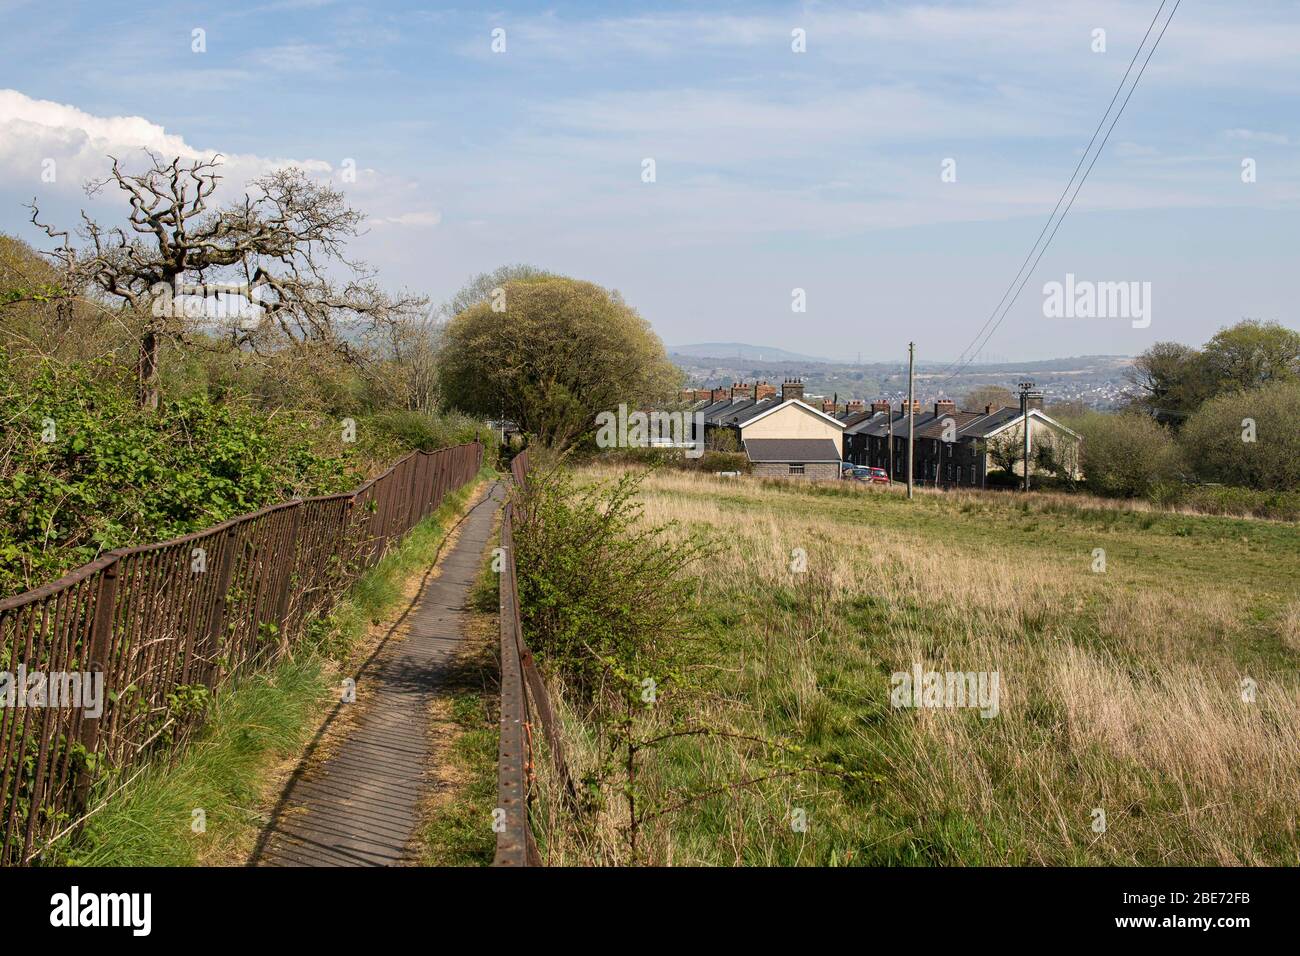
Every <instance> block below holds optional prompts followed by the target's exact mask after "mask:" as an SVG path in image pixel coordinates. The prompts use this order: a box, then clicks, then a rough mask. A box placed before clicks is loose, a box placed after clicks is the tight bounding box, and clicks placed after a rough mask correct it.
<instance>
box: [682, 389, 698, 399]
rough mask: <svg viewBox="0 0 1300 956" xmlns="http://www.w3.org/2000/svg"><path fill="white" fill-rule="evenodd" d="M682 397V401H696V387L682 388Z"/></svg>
mask: <svg viewBox="0 0 1300 956" xmlns="http://www.w3.org/2000/svg"><path fill="white" fill-rule="evenodd" d="M681 398H682V401H683V402H693V401H695V398H696V393H695V389H693V388H684V389H682V393H681Z"/></svg>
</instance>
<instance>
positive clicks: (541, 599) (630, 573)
mask: <svg viewBox="0 0 1300 956" xmlns="http://www.w3.org/2000/svg"><path fill="white" fill-rule="evenodd" d="M645 474H646V473H642V474H640V475H624V476H622V477H621V478H619V479H618V480H616V481H613V482H604V483H600V484H596V485H590V486H579V485H578V484H577V483H576V482H575V480H574V478H573V477H572V476H571V475H570V474H569V473H567V472H565V471H561V470H559V469H555V470H549V471H548V470H537V471H534V472H532V473H531V474H530V475H529V480H528V492H527V495H526V496H524V497H522V498H521V499H519V501H518V506H517V510H516V516H517V517H516V523H515V526H514V527H515V559H516V566H517V568H518V574H519V599H520V607H521V614H522V619H523V626H524V634H525V636H526V638H527V640H528V643H529V645H530V646H531V647H532V648H533V650H535V651H536V652H537V653H538V654H539V655H541V656H542V657H543V659H544V660H545V661H546V662H547V664H548V665H549V666H550V667H551V668H553V669H554V670H555V671H556V672H557V673H558V674H559V675H560V676H561V677H562V678H563V679H564V680H565V682H566V684H567V685H568V687H569V689H570V690H571V691H572V692H573V694H574V696H575V698H576V699H577V700H579V701H581V702H582V703H584V704H586V705H590V706H597V707H599V706H601V704H602V703H607V704H611V705H612V704H614V703H615V702H616V701H621V700H622V699H623V694H624V692H625V690H626V686H627V682H628V681H633V682H634V683H635V682H639V681H640V680H641V679H642V678H644V677H647V676H654V677H656V678H658V679H661V680H662V678H663V675H664V673H665V670H666V669H668V668H669V665H668V664H667V662H668V661H670V660H671V657H672V653H673V643H674V640H675V639H676V638H678V637H680V636H681V635H682V634H684V633H685V632H686V630H687V627H688V626H689V620H688V617H687V615H686V614H685V609H686V608H687V607H689V596H690V592H691V587H692V585H691V584H690V582H689V581H688V580H686V578H685V577H684V575H683V574H682V573H681V572H682V570H683V569H684V568H685V567H686V566H687V565H689V564H690V563H692V562H694V561H696V560H699V559H701V558H703V557H704V556H706V555H707V554H708V552H709V550H710V545H709V544H708V543H707V542H706V541H705V540H704V539H703V538H702V537H701V536H699V535H698V534H690V535H682V534H678V533H677V529H676V528H675V526H674V525H672V524H668V525H661V526H655V527H645V526H644V525H643V524H642V523H641V512H642V508H641V505H640V504H638V503H637V502H636V501H635V499H634V495H635V494H636V492H637V489H638V488H639V486H640V483H641V482H642V481H643V480H644V478H645ZM602 692H606V693H608V694H611V695H613V696H612V699H609V700H602V697H601V694H602Z"/></svg>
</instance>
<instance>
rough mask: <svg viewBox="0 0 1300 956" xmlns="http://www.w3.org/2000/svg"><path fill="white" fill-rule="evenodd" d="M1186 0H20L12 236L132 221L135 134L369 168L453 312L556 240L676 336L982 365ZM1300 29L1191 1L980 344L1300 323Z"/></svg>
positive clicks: (376, 196) (4, 93)
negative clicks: (521, 0)
mask: <svg viewBox="0 0 1300 956" xmlns="http://www.w3.org/2000/svg"><path fill="white" fill-rule="evenodd" d="M1158 6H1159V0H1123V2H1119V0H1105V2H1099V0H1070V2H1068V3H1064V2H1052V0H966V2H916V3H895V2H859V3H843V4H840V3H834V4H832V3H807V4H790V3H764V2H746V3H708V2H705V3H691V4H685V3H654V2H648V3H636V4H626V5H623V4H618V3H613V2H610V3H553V4H545V5H542V4H536V5H534V4H512V3H505V2H499V3H497V4H495V5H494V6H490V7H489V6H479V5H464V6H455V7H440V6H436V5H433V4H428V3H407V2H402V0H397V2H389V3H362V2H358V0H342V2H331V0H278V2H277V0H266V2H242V0H224V2H223V3H221V4H213V3H192V4H189V3H168V4H143V3H134V4H131V3H116V2H112V0H96V2H92V3H61V2H58V0H31V2H28V0H0V231H4V232H8V233H10V234H15V235H19V236H21V237H23V238H25V239H28V240H29V241H34V242H37V243H40V242H41V241H42V239H43V237H42V236H41V235H40V234H38V233H36V232H35V231H34V230H33V228H32V227H31V225H30V223H28V221H27V219H28V216H29V212H28V211H27V210H26V209H24V208H23V204H24V203H28V202H31V201H32V200H33V198H36V199H38V200H39V202H40V204H41V207H42V209H43V210H45V211H46V216H47V217H48V218H51V219H54V220H55V221H57V222H59V223H61V224H64V223H67V224H71V223H73V222H74V221H75V219H76V217H77V215H78V211H79V210H80V209H83V208H84V209H87V210H88V211H90V212H92V213H93V214H94V215H95V216H96V217H98V218H99V219H101V221H104V222H112V221H114V220H115V218H119V219H120V217H121V215H122V210H123V209H124V206H123V204H122V203H121V201H120V200H119V199H118V198H117V197H111V196H110V197H103V196H101V197H99V198H96V199H89V198H87V196H86V195H85V193H84V190H83V185H84V183H85V181H86V180H87V179H91V178H95V177H99V176H102V175H104V173H105V171H106V170H107V166H108V160H107V158H106V157H107V156H108V155H110V154H112V155H117V156H119V157H122V158H123V159H124V160H128V161H129V160H130V159H131V157H136V158H137V159H138V157H139V156H140V155H141V150H142V148H144V147H150V148H153V149H155V150H157V151H160V152H162V153H165V154H167V155H169V156H172V155H180V156H183V157H186V158H194V157H198V156H200V155H208V154H211V153H213V152H219V153H221V154H222V155H223V157H225V170H224V172H225V175H226V177H227V178H226V181H225V183H224V186H223V198H226V199H229V198H230V197H231V196H233V195H237V194H238V193H239V192H240V191H241V190H242V184H243V183H244V182H247V181H248V180H249V179H251V178H253V177H255V176H257V175H260V174H262V173H264V172H266V171H267V170H269V169H272V168H275V167H277V166H282V165H290V164H291V165H299V166H302V167H303V168H304V169H306V170H307V171H308V173H309V174H311V175H312V176H314V177H317V178H319V179H321V180H326V179H328V180H331V181H332V182H334V184H335V185H337V186H339V187H340V188H342V189H343V190H344V192H345V193H346V194H347V197H348V200H349V202H350V203H352V204H353V205H354V206H355V207H357V208H358V209H360V210H362V211H363V212H365V213H366V215H367V217H368V220H367V226H366V233H365V235H364V236H362V237H361V238H359V239H358V240H356V242H355V252H356V254H357V255H359V256H360V257H361V258H363V259H364V260H366V261H367V262H368V263H369V264H370V265H371V266H373V267H374V268H375V269H376V270H377V271H378V274H379V278H380V280H381V282H382V283H383V284H385V285H387V286H389V287H391V288H393V289H394V290H400V289H405V290H409V291H412V292H417V293H421V294H425V295H428V296H430V297H431V298H432V299H433V300H434V301H435V302H440V301H445V300H446V299H447V298H449V297H450V296H451V295H452V294H453V293H454V292H455V290H456V289H457V288H459V287H460V286H461V285H462V284H464V282H465V281H466V280H467V279H468V278H469V277H470V276H472V275H473V274H476V273H479V272H484V271H488V270H491V269H493V268H495V267H497V266H499V265H502V264H505V263H514V262H525V263H530V264H532V265H536V266H540V267H542V268H546V269H549V270H553V271H557V272H561V273H565V274H568V275H573V276H576V277H579V278H583V279H588V280H591V281H594V282H597V283H600V284H601V285H604V286H607V287H611V288H617V289H618V290H620V291H621V292H622V294H623V296H624V297H625V298H626V300H627V301H628V302H629V303H630V304H632V305H633V306H635V307H636V308H637V309H638V310H639V311H640V313H641V314H642V315H643V316H644V317H645V318H646V319H648V320H649V321H650V323H651V324H652V325H653V326H654V328H655V330H656V331H657V332H658V333H659V334H660V336H661V337H662V338H663V339H664V341H665V342H666V343H667V344H669V345H670V346H671V345H677V344H687V343H693V342H706V341H714V342H746V343H752V344H756V345H766V346H776V347H780V348H785V349H788V350H791V351H794V352H800V353H804V354H812V355H818V356H826V357H831V358H838V359H854V358H856V357H857V356H858V355H859V354H860V355H861V357H862V359H863V360H864V361H869V360H874V361H896V360H899V359H900V358H904V357H905V356H906V352H907V343H908V342H909V341H915V342H916V345H917V351H918V356H919V357H920V358H921V359H922V360H928V361H936V360H939V361H950V360H952V359H954V358H956V357H957V356H959V355H962V354H966V355H969V349H970V345H971V343H972V341H973V340H974V339H975V337H976V335H977V333H978V331H979V329H980V328H981V327H982V326H984V324H985V323H986V321H987V320H988V319H989V317H990V315H991V314H992V313H993V312H994V310H995V307H996V305H997V303H998V301H999V299H1000V297H1001V296H1002V295H1003V292H1004V290H1006V289H1007V287H1008V284H1009V283H1011V281H1012V279H1013V277H1014V276H1015V275H1016V272H1017V269H1018V267H1019V266H1020V265H1021V263H1022V261H1023V260H1024V258H1025V256H1026V254H1027V253H1028V252H1029V250H1030V248H1031V245H1032V244H1033V243H1034V241H1035V238H1036V237H1037V236H1038V234H1039V232H1040V230H1041V229H1042V228H1043V225H1044V223H1045V222H1047V221H1048V216H1049V214H1050V213H1051V211H1052V208H1053V206H1054V204H1055V203H1056V200H1057V197H1058V196H1059V195H1060V192H1061V190H1062V189H1063V188H1064V186H1065V184H1066V182H1067V180H1069V178H1070V176H1071V173H1072V172H1073V170H1074V168H1075V166H1076V164H1077V163H1078V162H1079V159H1080V157H1081V156H1082V155H1083V152H1084V149H1085V147H1086V145H1087V143H1088V141H1089V138H1090V137H1091V136H1092V132H1093V130H1094V128H1095V127H1096V125H1097V123H1098V121H1099V120H1100V119H1101V117H1102V114H1103V112H1104V111H1105V110H1106V107H1107V104H1108V103H1109V102H1110V99H1111V96H1112V94H1113V93H1114V91H1115V88H1116V86H1117V85H1118V83H1119V80H1120V77H1121V76H1122V75H1123V74H1124V71H1125V69H1126V67H1127V66H1128V64H1129V62H1130V59H1131V58H1132V56H1133V54H1134V52H1135V51H1136V50H1137V48H1138V44H1139V42H1140V41H1141V39H1142V36H1143V33H1144V32H1145V31H1146V29H1147V25H1148V24H1149V23H1150V21H1151V18H1152V16H1153V14H1155V12H1156V9H1157V7H1158ZM1172 6H1173V3H1172V0H1168V2H1167V3H1166V10H1165V12H1166V14H1167V13H1168V10H1169V9H1170V8H1172ZM1097 30H1104V31H1105V50H1104V51H1098V50H1096V49H1095V47H1097V45H1098V42H1097V34H1096V33H1095V31H1097ZM195 31H202V32H201V33H196V32H195ZM494 31H498V32H496V33H495V34H494ZM796 31H802V33H801V34H800V33H797V32H796ZM494 36H495V38H496V44H495V45H496V47H497V49H495V50H494V48H493V47H494ZM799 36H802V37H803V46H804V50H803V52H796V50H795V49H794V47H796V46H798V45H799V43H798V37H799ZM199 40H201V41H202V42H201V43H200V42H199ZM502 41H503V42H502ZM1148 43H1149V41H1148ZM198 47H202V49H197V48H198ZM502 47H504V48H503V49H502ZM1298 51H1300V6H1297V4H1296V3H1295V2H1294V0H1288V2H1275V0H1258V2H1253V3H1251V4H1243V3H1240V2H1239V0H1187V2H1184V3H1182V4H1181V6H1180V8H1179V9H1178V11H1177V14H1176V15H1175V17H1174V19H1173V21H1172V23H1171V25H1170V26H1169V28H1168V31H1167V33H1166V34H1165V36H1164V38H1163V40H1162V41H1161V43H1160V46H1159V49H1158V50H1157V51H1156V53H1155V55H1154V57H1153V58H1152V60H1151V63H1150V66H1149V67H1148V68H1147V70H1146V73H1145V75H1144V76H1143V78H1142V80H1141V83H1140V85H1139V86H1138V88H1137V90H1136V92H1135V93H1134V94H1133V96H1132V99H1131V100H1130V102H1129V103H1128V106H1127V109H1126V110H1125V112H1124V114H1123V116H1122V118H1121V119H1120V120H1119V122H1118V124H1117V125H1116V128H1115V130H1114V133H1113V134H1112V137H1111V139H1110V141H1109V143H1108V144H1107V146H1106V148H1105V150H1104V152H1103V153H1102V155H1101V157H1100V159H1099V160H1098V161H1097V163H1096V165H1095V167H1094V168H1093V170H1092V173H1091V175H1090V176H1089V178H1088V180H1087V182H1086V184H1085V185H1084V186H1083V188H1082V190H1081V192H1080V194H1079V197H1078V199H1077V201H1076V203H1075V205H1074V207H1073V209H1072V210H1071V211H1070V213H1069V216H1068V217H1067V219H1066V220H1065V222H1064V224H1063V225H1062V226H1061V228H1060V230H1059V232H1058V233H1057V234H1056V236H1055V239H1054V240H1053V243H1052V246H1051V248H1050V249H1049V250H1048V251H1047V253H1046V254H1045V255H1044V256H1043V258H1042V261H1041V262H1040V263H1039V265H1038V267H1037V269H1036V270H1035V272H1034V273H1033V275H1032V276H1031V278H1030V279H1029V281H1028V282H1027V284H1026V286H1025V289H1024V292H1023V293H1022V294H1021V295H1020V297H1019V298H1018V300H1017V301H1016V304H1015V305H1014V307H1013V308H1012V309H1011V310H1010V311H1009V312H1008V313H1007V315H1006V318H1005V320H1003V321H1002V322H1001V324H1000V325H999V326H998V328H997V331H996V332H995V333H994V334H993V336H992V337H991V338H990V339H989V341H988V343H987V345H986V346H984V348H983V351H982V352H980V353H979V357H980V359H982V360H996V361H1016V360H1024V359H1035V358H1049V357H1057V356H1068V355H1083V354H1121V355H1134V354H1137V353H1139V352H1141V351H1142V350H1143V349H1145V348H1147V347H1148V346H1150V345H1151V344H1152V343H1153V342H1156V341H1161V340H1176V341H1181V342H1186V343H1188V344H1193V345H1199V344H1201V343H1203V342H1204V341H1205V340H1206V339H1208V338H1209V337H1210V336H1211V335H1213V333H1214V332H1215V331H1216V330H1217V329H1218V328H1220V327H1222V326H1224V325H1228V324H1232V323H1234V322H1236V321H1239V320H1241V319H1243V318H1256V319H1263V320H1271V321H1278V322H1281V323H1282V324H1283V325H1286V326H1288V327H1291V328H1298V327H1300V316H1298V315H1297V305H1296V303H1297V296H1296V294H1295V276H1296V275H1297V273H1298V272H1300V270H1298V269H1297V264H1298V260H1300V257H1297V252H1296V239H1297V235H1298V232H1300V231H1298V230H1297V225H1298V224H1300V219H1298V218H1297V216H1298V214H1300V55H1298ZM1140 65H1141V63H1140V61H1139V66H1140ZM646 160H653V172H654V176H653V181H651V182H647V181H646V178H647V177H646V173H645V171H646V169H647V164H646ZM1246 160H1251V161H1253V168H1254V176H1253V180H1254V181H1252V182H1245V181H1243V162H1244V161H1246ZM51 161H52V162H51ZM949 161H951V162H949ZM353 170H355V175H352V171H353ZM945 172H946V173H947V175H945ZM953 173H955V177H954V175H953ZM50 179H53V181H52V182H51V181H49V180H50ZM1067 274H1068V275H1072V276H1074V277H1075V281H1082V282H1125V283H1129V282H1133V283H1142V284H1145V283H1149V285H1140V286H1138V287H1136V290H1142V289H1144V290H1148V291H1147V295H1146V296H1143V301H1145V302H1147V305H1148V306H1149V308H1147V310H1146V313H1147V314H1146V315H1145V317H1144V318H1142V319H1141V320H1139V319H1137V318H1132V317H1130V316H1129V315H1128V314H1127V313H1125V314H1124V315H1121V316H1118V317H1116V316H1113V315H1112V316H1104V315H1082V316H1080V315H1073V316H1067V317H1059V316H1055V315H1048V314H1047V313H1048V312H1050V311H1051V310H1049V309H1047V308H1046V307H1045V301H1046V299H1047V295H1046V294H1045V292H1044V288H1045V286H1046V284H1047V283H1050V282H1060V283H1065V281H1066V276H1067ZM794 290H803V295H802V301H803V305H804V310H803V311H795V309H794V306H795V305H797V304H798V303H797V300H798V298H799V297H798V296H797V294H796V293H795V291H794ZM1136 290H1135V291H1136ZM1148 297H1149V301H1148ZM1085 311H1086V310H1085ZM1094 311H1095V310H1094Z"/></svg>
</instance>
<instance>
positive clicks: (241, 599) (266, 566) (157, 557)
mask: <svg viewBox="0 0 1300 956" xmlns="http://www.w3.org/2000/svg"><path fill="white" fill-rule="evenodd" d="M482 461H483V445H482V444H481V443H479V442H473V443H470V444H465V445H457V446H455V447H451V448H443V449H440V450H438V451H435V452H420V451H417V452H412V453H411V454H409V455H407V456H406V457H405V458H403V459H401V460H400V461H398V462H397V463H396V464H395V465H393V467H391V468H390V469H388V471H386V472H384V473H383V474H382V475H379V476H378V477H376V478H373V479H371V480H370V481H367V482H366V483H365V484H363V485H361V486H360V487H359V488H357V489H355V490H354V491H350V492H344V493H342V494H337V495H326V496H322V497H318V498H306V499H300V500H295V501H288V502H284V503H283V504H278V505H272V506H270V507H267V508H263V509H262V510H261V511H257V512H254V513H252V514H247V515H242V516H240V517H238V518H232V519H231V520H229V521H226V522H223V523H221V524H219V525H216V526H215V527H212V528H208V529H206V530H204V531H198V532H195V533H193V534H188V535H185V536H184V537H181V538H176V539H174V540H171V541H165V542H163V543H161V544H150V545H144V546H141V547H133V548H122V549H119V550H116V551H112V552H109V553H107V554H105V555H103V556H101V557H100V558H98V559H97V560H95V561H93V562H91V563H90V564H87V565H85V566H84V567H81V568H78V569H77V570H75V571H73V572H71V573H70V574H68V575H66V576H64V577H62V578H60V579H59V580H57V581H54V582H52V583H50V584H46V585H43V586H42V587H39V588H36V589H35V590H33V591H28V592H27V593H26V594H20V595H18V596H16V597H12V598H6V599H5V600H3V601H0V672H4V673H5V674H7V675H9V676H10V677H11V681H10V687H11V688H13V689H14V690H15V691H16V692H17V693H24V692H26V691H27V690H28V689H29V688H30V686H31V680H32V679H31V678H30V677H29V676H28V675H44V678H45V686H46V691H45V693H44V695H43V697H42V698H41V701H40V702H39V705H38V706H30V705H31V704H33V703H37V702H36V701H35V700H34V699H33V698H32V697H31V695H30V694H28V696H27V703H28V704H29V706H4V707H0V814H2V816H0V832H2V833H3V839H2V841H0V865H13V864H26V863H30V862H31V861H32V860H33V859H34V858H36V857H37V856H38V855H39V854H40V853H41V852H42V851H43V850H44V849H45V848H46V847H47V846H48V845H49V844H50V843H51V842H53V841H54V840H56V839H58V838H60V837H62V836H64V835H66V834H67V833H69V832H71V831H72V830H73V829H74V828H75V827H76V825H77V824H78V822H79V821H80V820H81V819H82V818H83V817H84V816H85V815H86V814H87V813H89V812H91V808H90V807H89V800H90V797H91V792H92V785H93V784H94V783H95V782H96V781H97V780H101V779H104V778H106V776H107V775H108V774H109V773H110V772H111V773H118V774H120V773H122V772H123V771H127V770H130V769H131V768H133V767H134V766H135V765H137V764H141V763H143V761H144V759H145V757H146V756H148V755H149V754H150V753H151V752H152V751H156V750H158V749H160V748H162V747H165V746H169V745H170V746H175V745H176V744H178V743H179V742H180V741H181V740H182V739H183V738H184V737H185V736H186V735H187V734H188V733H190V732H191V731H192V730H193V729H194V728H195V727H196V726H197V725H198V724H199V723H200V721H201V715H202V712H203V707H202V706H201V705H202V703H203V701H204V699H205V696H206V693H207V692H209V691H211V690H214V689H216V688H218V687H220V686H222V685H223V684H224V683H226V682H227V681H229V680H230V679H231V678H232V677H235V676H237V675H239V674H241V673H245V672H248V671H250V670H252V669H254V668H257V667H261V666H265V665H267V664H269V663H271V662H272V661H274V660H276V659H277V658H279V657H280V656H281V655H282V654H284V653H285V652H286V651H287V650H288V649H289V648H290V647H292V646H293V644H294V643H295V642H296V641H297V640H298V639H299V638H301V637H302V635H303V631H304V628H305V626H306V625H307V623H308V622H309V621H310V620H311V619H313V618H314V617H316V616H318V615H320V614H321V613H323V612H324V611H326V610H328V609H329V608H330V607H332V606H333V604H334V603H335V602H336V601H337V599H338V598H339V596H340V595H341V594H342V593H343V591H344V589H346V588H347V587H348V585H350V584H351V583H352V582H353V581H355V580H356V578H358V577H359V576H360V575H361V574H362V573H364V572H365V571H366V570H367V569H369V568H371V567H373V566H374V565H375V564H376V563H377V562H378V561H379V560H380V558H382V557H383V555H384V553H385V552H386V551H387V550H388V549H389V548H390V547H391V546H392V544H393V543H394V541H396V540H398V539H399V538H401V537H402V536H403V535H404V534H405V533H406V532H408V531H409V530H410V529H411V528H413V527H414V526H415V525H416V524H417V523H418V522H419V521H421V520H422V519H423V518H424V517H426V516H427V515H428V514H430V513H431V512H432V511H434V510H435V509H436V508H437V507H438V506H439V505H440V504H441V503H442V501H443V498H444V497H445V495H446V494H447V493H448V492H449V491H452V490H454V489H456V488H458V487H460V486H461V485H463V484H465V483H466V482H468V481H469V480H470V479H471V478H473V476H474V475H475V474H476V473H477V472H478V470H479V468H480V467H481V465H482ZM91 674H94V675H101V674H102V681H103V683H102V687H103V691H104V699H103V700H102V712H101V713H99V714H95V713H93V712H92V711H91V710H88V709H87V708H85V707H80V706H70V707H69V706H50V704H54V703H59V702H60V701H61V702H62V703H63V704H67V703H68V702H69V701H68V700H67V697H69V696H76V694H77V691H78V690H79V689H80V688H81V687H82V685H83V683H84V679H83V677H82V676H81V675H91ZM36 682H37V685H38V686H39V685H40V683H41V679H40V678H39V677H38V678H36ZM56 692H57V695H58V696H59V700H55V695H56Z"/></svg>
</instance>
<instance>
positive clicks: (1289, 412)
mask: <svg viewBox="0 0 1300 956" xmlns="http://www.w3.org/2000/svg"><path fill="white" fill-rule="evenodd" d="M1251 423H1253V426H1252V425H1251ZM1248 439H1250V440H1248ZM1181 441H1182V444H1183V448H1184V450H1185V452H1186V455H1187V460H1188V461H1190V462H1191V463H1192V466H1193V468H1194V469H1195V471H1196V475H1197V476H1198V477H1199V478H1201V479H1203V480H1205V481H1214V482H1222V483H1224V484H1231V485H1244V486H1246V487H1248V488H1257V489H1261V490H1268V491H1287V490H1295V489H1300V382H1275V383H1273V384H1271V385H1265V386H1262V387H1260V388H1252V389H1249V390H1245V391H1239V392H1233V393H1230V394H1227V395H1220V396H1218V397H1217V398H1212V399H1210V400H1209V401H1208V402H1206V403H1205V404H1204V405H1202V406H1201V408H1200V409H1199V410H1198V411H1197V412H1196V413H1195V414H1194V415H1192V417H1191V418H1189V419H1188V420H1187V424H1186V425H1185V426H1184V427H1183V431H1182V435H1181Z"/></svg>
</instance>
